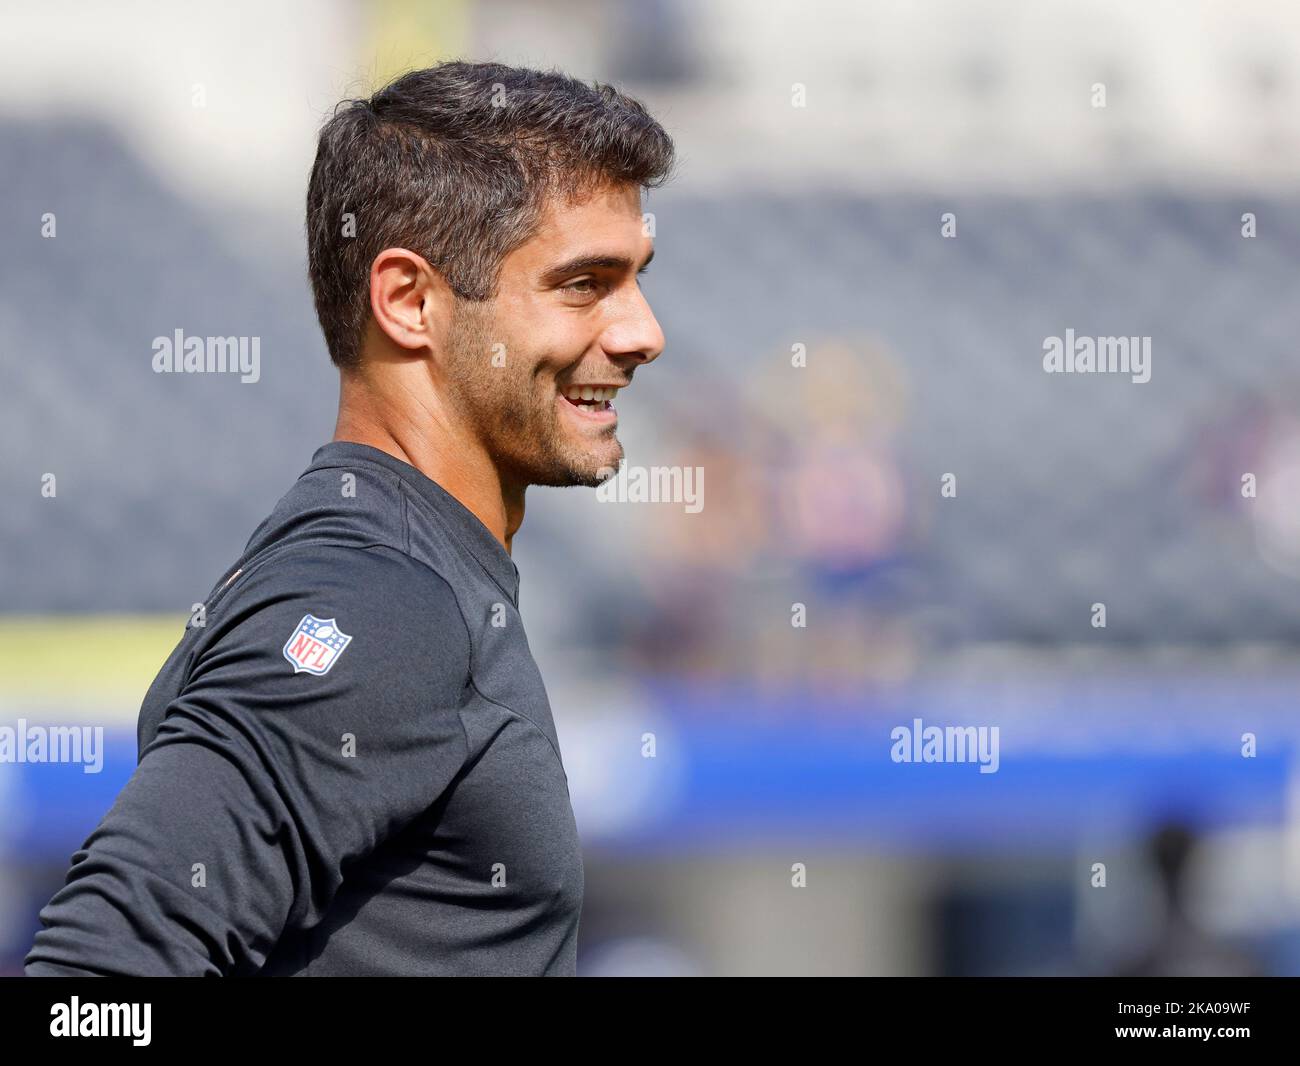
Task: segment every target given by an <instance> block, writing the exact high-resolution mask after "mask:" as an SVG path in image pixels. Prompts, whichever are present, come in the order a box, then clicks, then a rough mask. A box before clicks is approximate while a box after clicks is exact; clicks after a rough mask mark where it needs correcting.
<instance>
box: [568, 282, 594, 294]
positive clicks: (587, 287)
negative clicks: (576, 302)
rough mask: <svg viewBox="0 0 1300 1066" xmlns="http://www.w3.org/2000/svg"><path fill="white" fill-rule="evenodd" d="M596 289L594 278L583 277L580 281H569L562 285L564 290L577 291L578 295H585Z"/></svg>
mask: <svg viewBox="0 0 1300 1066" xmlns="http://www.w3.org/2000/svg"><path fill="white" fill-rule="evenodd" d="M596 289H597V285H596V280H595V278H583V279H582V280H581V281H571V282H569V284H568V285H565V286H564V290H565V292H573V293H577V294H578V295H579V296H586V295H588V294H590V293H593V292H595V291H596Z"/></svg>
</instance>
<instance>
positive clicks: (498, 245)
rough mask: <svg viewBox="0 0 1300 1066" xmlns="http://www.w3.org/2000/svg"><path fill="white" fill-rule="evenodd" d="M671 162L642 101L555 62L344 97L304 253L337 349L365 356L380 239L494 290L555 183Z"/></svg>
mask: <svg viewBox="0 0 1300 1066" xmlns="http://www.w3.org/2000/svg"><path fill="white" fill-rule="evenodd" d="M672 165H673V142H672V139H671V138H670V137H669V136H668V134H667V133H665V132H664V130H663V128H662V127H661V126H660V125H659V123H658V122H656V121H655V120H654V119H653V118H652V117H651V116H650V114H649V113H648V112H647V111H646V109H645V107H644V106H642V105H641V104H640V103H639V102H638V101H636V100H634V99H632V98H631V97H629V96H625V95H624V94H623V93H621V92H619V91H618V90H617V89H614V88H613V87H611V86H608V85H602V84H601V83H599V82H595V83H593V84H591V85H588V84H586V83H584V82H582V81H579V80H577V79H575V78H571V77H568V76H567V75H565V74H562V73H560V72H559V71H547V72H543V71H537V70H528V69H523V68H519V67H508V66H503V65H502V64H499V63H462V62H452V63H443V64H440V65H439V66H436V67H430V68H429V69H427V70H417V71H413V72H411V73H409V74H404V75H402V76H401V77H400V78H398V79H397V80H396V81H394V82H392V83H391V84H389V85H388V86H386V87H385V88H383V89H381V90H379V92H377V93H375V94H374V96H372V97H370V99H368V100H366V99H358V100H345V101H343V102H342V103H341V104H339V106H338V107H337V108H335V111H334V115H333V117H331V118H330V119H329V121H328V122H326V123H325V126H324V127H323V128H322V130H321V134H320V141H319V144H318V145H317V149H316V162H315V164H314V165H313V166H312V171H311V182H310V184H309V186H308V189H307V261H308V266H309V270H310V274H311V286H312V293H313V295H314V297H315V301H316V315H317V317H318V318H319V319H320V325H321V331H322V332H323V333H324V334H325V343H326V345H327V346H328V348H329V353H330V359H331V360H333V362H334V363H335V364H336V365H337V366H340V367H355V366H357V365H358V363H359V361H360V356H361V339H362V336H363V333H364V330H365V324H366V321H367V319H368V318H369V314H370V292H369V280H368V279H369V273H370V265H371V263H372V262H374V259H375V256H377V255H378V254H379V253H380V252H381V251H383V250H384V249H385V248H393V247H397V248H407V249H409V250H410V251H412V252H415V253H416V254H417V255H420V256H422V257H423V258H424V259H425V260H427V261H428V263H429V264H430V265H431V266H432V267H434V268H435V269H436V270H438V271H439V272H440V273H441V274H442V276H443V278H444V279H445V280H446V281H447V284H448V285H449V286H450V287H451V289H452V291H453V292H455V294H456V296H457V297H458V299H461V300H471V301H482V300H487V299H491V298H492V297H493V296H494V295H495V294H496V287H497V281H498V275H499V272H500V267H501V261H502V260H503V259H504V258H505V257H506V256H507V255H508V254H509V253H510V252H511V251H513V250H514V249H515V248H518V247H519V246H520V245H521V244H523V243H524V242H526V241H527V240H528V239H529V238H530V237H532V236H533V234H534V233H535V232H536V230H537V225H538V223H539V221H540V219H541V212H542V208H543V206H544V205H545V203H546V202H547V200H548V198H549V197H550V196H552V195H559V196H561V197H563V198H564V199H566V200H568V201H569V202H575V201H578V200H580V199H581V198H582V197H583V196H584V195H585V194H586V193H588V192H591V191H594V190H595V189H596V188H598V187H600V186H601V185H603V184H605V183H611V182H612V183H635V184H636V185H638V186H641V187H643V188H652V187H655V186H659V185H662V184H663V183H664V182H665V181H666V180H667V179H668V176H669V173H670V171H671V170H672ZM347 214H351V215H352V216H354V218H355V227H354V229H355V235H352V233H353V228H352V227H348V228H346V229H345V221H346V220H345V217H344V216H345V215H347Z"/></svg>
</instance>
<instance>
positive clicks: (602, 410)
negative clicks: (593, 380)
mask: <svg viewBox="0 0 1300 1066" xmlns="http://www.w3.org/2000/svg"><path fill="white" fill-rule="evenodd" d="M620 388H621V386H618V385H570V386H569V387H568V388H567V389H562V390H561V391H560V396H561V397H562V398H563V399H564V400H565V402H566V403H568V405H569V406H570V407H573V408H575V409H576V411H577V413H578V414H581V415H583V416H584V417H587V418H592V419H595V420H597V421H609V420H610V419H613V418H616V417H617V412H616V411H615V410H614V405H613V403H611V401H612V400H613V399H614V397H615V395H617V393H618V391H619V389H620Z"/></svg>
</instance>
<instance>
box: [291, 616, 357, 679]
mask: <svg viewBox="0 0 1300 1066" xmlns="http://www.w3.org/2000/svg"><path fill="white" fill-rule="evenodd" d="M351 641H352V638H351V637H350V636H348V634H346V633H344V632H343V631H342V630H341V629H339V627H338V625H337V622H336V620H335V619H333V618H317V617H316V616H315V615H314V614H309V615H304V616H303V620H302V621H301V622H299V623H298V628H297V629H295V630H294V631H293V634H292V635H291V636H290V637H289V639H288V640H287V641H285V644H284V657H285V658H286V659H288V660H289V661H290V662H291V663H293V672H294V673H295V674H297V673H301V672H302V671H304V670H305V671H306V672H307V673H309V674H324V673H328V672H329V668H330V667H331V666H333V665H334V664H335V663H336V662H338V658H339V656H340V655H342V654H343V649H344V648H346V647H347V646H348V644H350V643H351Z"/></svg>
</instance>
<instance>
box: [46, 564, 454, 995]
mask: <svg viewBox="0 0 1300 1066" xmlns="http://www.w3.org/2000/svg"><path fill="white" fill-rule="evenodd" d="M307 615H312V616H314V617H315V618H317V619H331V618H332V619H336V620H337V622H336V626H335V627H334V628H335V629H336V631H341V632H342V634H345V635H346V636H348V637H350V638H351V639H350V641H348V642H347V644H346V646H345V647H343V648H342V650H341V651H337V657H336V658H333V659H332V660H331V657H330V656H329V653H328V651H324V652H322V651H320V649H319V648H318V647H317V646H316V645H315V644H311V643H310V642H304V643H302V644H296V645H293V646H292V647H294V648H296V655H297V657H298V658H300V659H301V660H302V661H303V663H304V664H305V666H303V667H301V668H299V669H298V670H297V671H295V666H294V663H293V662H290V661H289V660H288V659H287V658H286V655H285V649H286V642H287V641H289V640H290V638H291V636H292V635H293V634H294V633H295V631H296V630H297V629H298V627H299V623H300V621H302V620H303V619H304V617H305V616H307ZM314 625H315V624H314V623H309V625H308V629H309V630H310V629H311V628H313V626H314ZM315 628H316V629H317V632H318V633H319V635H320V636H321V637H323V638H324V640H323V641H318V642H317V643H319V644H324V645H325V646H326V647H327V648H328V642H329V640H330V639H333V640H334V643H335V644H337V643H338V642H339V637H338V636H337V634H331V633H330V632H329V631H328V630H324V629H322V628H320V627H318V626H317V627H315ZM195 639H196V652H195V660H194V662H193V664H192V666H191V668H190V672H189V680H188V683H187V684H186V685H185V687H184V688H183V690H182V691H181V693H180V695H179V696H178V697H177V698H176V699H175V700H173V701H172V702H171V704H170V705H169V706H168V708H167V711H166V716H165V718H164V720H163V722H162V725H161V726H160V728H159V730H158V734H157V736H156V737H155V738H154V739H153V741H152V742H151V743H149V745H148V746H147V747H146V748H145V749H144V751H143V752H141V756H140V762H139V765H138V766H137V767H136V769H135V772H134V773H133V774H132V776H131V779H130V780H129V781H128V782H127V784H126V786H125V788H124V789H123V790H122V792H121V793H120V794H119V796H118V798H117V800H116V802H115V803H114V804H113V807H112V808H111V809H110V810H109V812H108V814H107V815H106V816H105V817H104V819H103V821H102V822H100V824H99V826H98V827H97V828H96V829H95V830H94V831H93V832H92V833H91V834H90V836H89V837H88V838H87V840H86V842H85V843H84V844H83V845H82V848H81V849H80V850H79V851H78V852H77V853H76V854H75V855H74V856H73V858H72V868H71V870H70V872H69V874H68V877H67V882H66V883H65V885H64V886H63V887H62V888H61V889H60V890H59V891H58V893H57V894H56V895H55V896H54V898H53V899H52V900H51V901H50V902H49V904H48V905H47V906H46V907H45V908H44V909H43V910H42V911H41V915H40V917H41V923H42V926H43V928H42V930H41V931H40V932H39V933H37V935H36V939H35V943H34V944H33V947H32V949H31V951H30V952H29V953H28V955H27V958H26V960H25V965H26V973H27V974H28V975H30V976H53V975H70V974H82V975H141V976H143V975H232V974H252V973H256V972H257V971H258V970H259V969H260V968H261V967H262V966H263V964H264V963H265V962H266V959H267V957H268V955H269V954H270V953H271V951H272V949H273V948H274V946H275V944H276V942H277V940H279V938H280V937H281V935H282V934H283V933H284V932H285V931H286V930H288V929H303V928H307V927H309V926H311V925H313V924H315V923H316V922H318V921H319V920H320V918H321V917H322V915H323V914H324V913H325V911H326V909H327V908H328V906H329V903H330V901H331V899H332V898H333V897H334V894H335V892H336V891H337V890H338V887H339V885H340V884H341V883H342V880H343V877H344V875H345V873H346V867H347V864H348V863H349V862H350V861H351V860H354V859H357V858H360V857H361V856H364V855H366V854H367V853H369V852H371V851H373V850H374V848H375V847H376V846H377V845H378V844H379V843H380V842H382V841H383V840H384V839H385V838H387V837H388V836H390V835H391V834H393V833H394V832H396V831H397V830H398V829H400V828H401V827H402V826H404V825H405V824H407V823H408V822H410V820H411V819H413V818H414V817H416V816H417V815H418V814H420V813H421V812H422V811H424V810H425V809H427V808H428V807H429V806H430V805H431V804H432V803H434V801H435V800H437V798H438V796H439V795H440V794H441V793H442V792H443V791H444V790H445V788H446V787H447V785H448V784H449V783H450V782H451V781H452V779H453V778H454V777H455V776H456V774H457V773H458V772H459V770H460V769H461V767H462V765H463V764H464V762H465V760H466V758H467V754H468V753H467V742H466V738H465V733H464V729H463V727H462V725H461V721H460V715H459V713H458V711H457V707H458V704H459V702H460V700H461V698H462V696H463V691H464V688H465V685H466V683H467V681H468V672H469V659H470V644H469V634H468V631H467V629H466V626H465V621H464V619H463V617H462V616H461V613H460V610H459V608H458V606H457V604H456V600H455V596H454V594H453V593H452V591H451V589H450V587H449V586H447V584H446V583H445V582H444V581H443V580H442V578H440V577H439V576H438V575H437V574H435V573H434V572H433V571H432V570H429V569H428V568H427V567H424V566H422V565H421V564H419V563H417V562H415V561H414V560H412V559H410V558H408V557H406V556H404V555H402V554H400V553H398V552H395V551H392V550H390V549H387V548H364V549H363V548H345V547H332V546H331V547H309V546H308V547H303V548H301V549H293V550H290V551H287V552H285V553H284V555H282V556H280V557H278V558H274V559H271V560H270V561H269V562H268V563H267V564H266V565H265V566H263V567H261V568H259V569H254V570H253V571H251V572H250V573H249V574H248V575H247V576H246V577H245V579H244V580H243V581H242V582H241V583H240V584H239V585H236V586H235V587H233V588H232V589H231V591H230V592H229V593H228V594H227V595H226V597H225V598H224V599H223V600H222V601H221V602H220V603H218V604H217V605H216V609H215V610H214V611H213V612H212V613H211V614H210V615H209V617H208V626H207V631H206V632H204V633H202V634H200V635H198V636H197V637H196V638H195ZM327 662H328V666H327V668H326V669H325V672H324V673H314V672H312V671H319V670H321V669H322V667H323V666H325V664H326V663H327Z"/></svg>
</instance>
